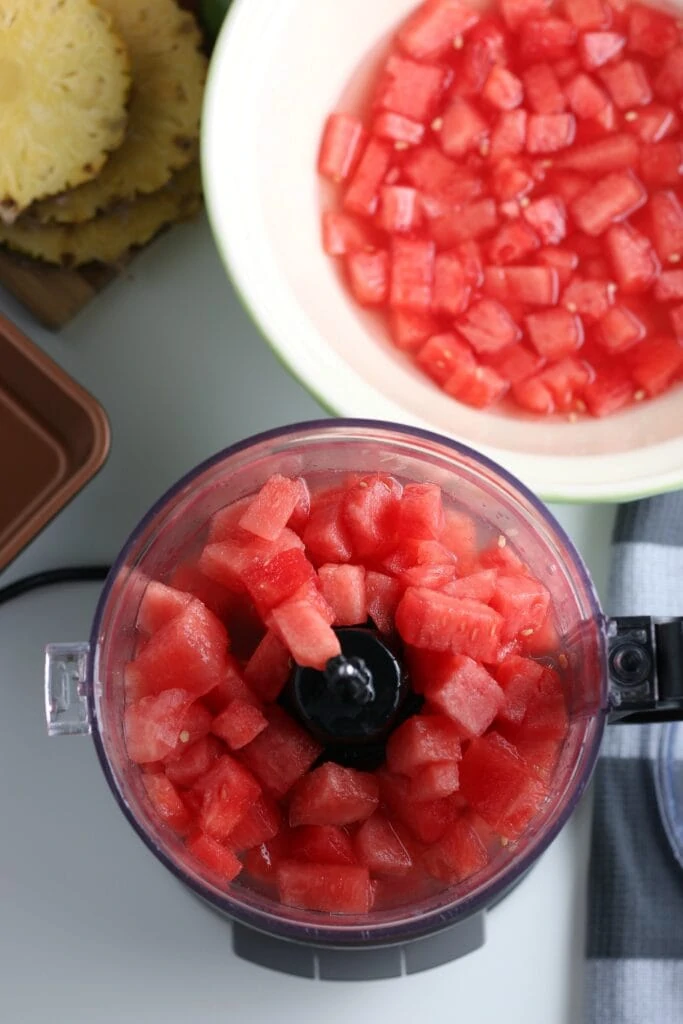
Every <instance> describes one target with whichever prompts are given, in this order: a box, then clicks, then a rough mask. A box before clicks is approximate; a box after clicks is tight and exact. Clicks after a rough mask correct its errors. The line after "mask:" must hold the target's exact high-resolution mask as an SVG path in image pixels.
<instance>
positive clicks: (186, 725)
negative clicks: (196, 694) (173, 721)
mask: <svg viewBox="0 0 683 1024" xmlns="http://www.w3.org/2000/svg"><path fill="white" fill-rule="evenodd" d="M210 728H211V712H210V711H209V710H208V709H207V708H205V707H204V705H203V704H202V703H201V702H196V703H194V704H191V705H190V706H189V708H188V709H187V711H186V712H185V715H184V716H183V721H182V725H181V729H180V733H179V734H178V741H177V743H176V744H175V745H174V747H173V750H171V751H169V753H168V754H167V755H166V757H165V760H166V761H173V760H175V759H176V758H178V757H180V756H181V755H182V754H184V752H185V751H186V750H187V748H188V747H190V746H192V744H193V743H196V742H197V740H200V739H201V738H202V737H203V736H206V735H207V733H208V732H209V729H210Z"/></svg>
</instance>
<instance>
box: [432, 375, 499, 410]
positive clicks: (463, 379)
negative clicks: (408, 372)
mask: <svg viewBox="0 0 683 1024" xmlns="http://www.w3.org/2000/svg"><path fill="white" fill-rule="evenodd" d="M509 386H510V385H509V382H508V381H507V380H505V379H504V378H503V377H501V376H500V374H499V373H497V372H496V371H495V370H494V369H492V367H490V366H466V365H464V364H459V365H458V366H456V368H455V370H454V371H453V373H452V374H451V376H450V377H449V378H448V380H446V381H445V382H444V385H443V389H444V391H445V392H446V393H447V394H449V395H453V397H454V398H457V399H458V401H460V402H465V403H466V404H467V405H471V406H474V408H475V409H485V408H486V407H487V406H489V405H492V404H493V403H494V402H497V401H498V400H499V399H500V398H502V397H503V395H504V394H505V393H506V392H507V390H508V388H509Z"/></svg>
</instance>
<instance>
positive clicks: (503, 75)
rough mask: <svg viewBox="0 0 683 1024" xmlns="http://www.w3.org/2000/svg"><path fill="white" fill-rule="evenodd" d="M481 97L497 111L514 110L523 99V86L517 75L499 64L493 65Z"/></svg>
mask: <svg viewBox="0 0 683 1024" xmlns="http://www.w3.org/2000/svg"><path fill="white" fill-rule="evenodd" d="M482 95H483V97H484V99H485V100H487V101H488V102H489V103H490V104H491V105H492V106H494V107H496V108H497V109H498V110H514V108H515V107H518V106H519V105H520V103H521V102H522V100H523V98H524V86H523V85H522V83H521V81H520V79H519V78H517V75H514V74H513V73H512V72H511V71H509V70H508V69H507V68H504V67H501V65H500V64H494V66H493V67H492V68H491V71H490V72H489V76H488V78H487V79H486V84H485V85H484V90H483V93H482Z"/></svg>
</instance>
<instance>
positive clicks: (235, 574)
mask: <svg viewBox="0 0 683 1024" xmlns="http://www.w3.org/2000/svg"><path fill="white" fill-rule="evenodd" d="M303 546H304V545H303V542H302V541H301V539H300V538H299V537H298V536H297V534H296V533H294V532H293V530H289V529H287V528H285V529H284V530H282V532H281V533H280V534H279V535H278V537H277V539H276V540H263V539H262V538H260V537H252V536H251V535H250V534H246V533H245V534H244V535H243V537H239V538H232V539H228V540H224V541H221V542H220V543H217V544H207V546H206V547H205V548H204V550H203V551H202V553H201V556H200V558H199V568H200V570H201V572H203V573H204V574H205V575H206V576H208V577H209V578H210V579H212V580H215V581H216V582H217V583H220V584H221V585H222V586H224V587H227V589H228V590H232V591H234V592H235V593H237V594H239V593H242V592H243V591H244V589H245V581H244V577H245V574H246V573H248V572H249V570H250V569H252V568H253V567H254V566H258V565H263V564H265V563H266V562H269V561H270V560H271V559H272V558H274V557H275V556H276V555H278V554H280V553H281V552H283V551H289V550H290V549H291V548H301V549H303Z"/></svg>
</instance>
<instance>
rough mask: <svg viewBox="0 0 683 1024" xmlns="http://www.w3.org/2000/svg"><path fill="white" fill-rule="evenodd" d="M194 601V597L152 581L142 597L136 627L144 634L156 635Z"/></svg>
mask: <svg viewBox="0 0 683 1024" xmlns="http://www.w3.org/2000/svg"><path fill="white" fill-rule="evenodd" d="M191 600H192V595H191V594H187V593H183V592H182V591H181V590H176V589H175V588H174V587H167V586H166V585H165V584H164V583H159V582H157V581H156V580H150V581H149V583H148V584H147V586H146V587H145V592H144V594H143V595H142V600H141V602H140V607H139V609H138V617H137V622H136V626H137V628H138V629H139V630H141V631H142V632H143V633H148V634H149V635H150V636H151V634H152V633H156V631H157V630H158V629H161V627H162V626H165V625H166V623H168V622H170V621H171V619H175V618H176V616H178V615H180V613H181V612H182V611H184V609H185V608H187V606H188V604H189V603H190V601H191Z"/></svg>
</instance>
